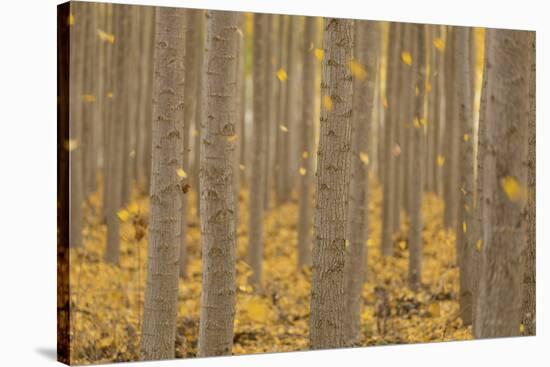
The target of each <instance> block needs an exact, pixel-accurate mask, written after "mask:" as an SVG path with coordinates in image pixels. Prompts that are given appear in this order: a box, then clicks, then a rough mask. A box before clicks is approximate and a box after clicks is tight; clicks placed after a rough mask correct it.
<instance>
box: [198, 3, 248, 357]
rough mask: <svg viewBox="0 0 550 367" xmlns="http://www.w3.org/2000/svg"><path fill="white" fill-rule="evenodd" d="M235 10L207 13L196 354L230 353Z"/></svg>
mask: <svg viewBox="0 0 550 367" xmlns="http://www.w3.org/2000/svg"><path fill="white" fill-rule="evenodd" d="M237 21H238V14H237V13H235V12H223V11H208V12H207V32H206V51H205V62H204V68H205V75H206V77H205V81H204V91H203V103H204V105H203V106H204V110H203V111H204V115H203V124H202V145H201V167H200V178H201V188H202V190H201V212H202V214H201V218H203V220H202V221H201V233H202V239H203V251H202V253H203V280H202V289H203V292H202V299H201V317H200V327H199V346H198V354H199V356H201V357H202V356H219V355H231V349H232V347H233V320H234V318H235V290H236V283H235V217H234V213H235V209H234V208H235V203H234V192H233V167H232V165H233V154H234V151H235V143H234V142H233V139H232V137H234V136H235V131H236V124H237V119H236V117H237V112H238V105H237V103H236V100H237V98H238V96H237V88H236V78H237V53H238V48H237V44H238V43H237V38H238V34H237V30H238V23H237Z"/></svg>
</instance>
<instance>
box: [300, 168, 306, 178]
mask: <svg viewBox="0 0 550 367" xmlns="http://www.w3.org/2000/svg"><path fill="white" fill-rule="evenodd" d="M299 172H300V176H305V175H306V169H305V168H304V167H300V169H299Z"/></svg>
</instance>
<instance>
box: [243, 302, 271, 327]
mask: <svg viewBox="0 0 550 367" xmlns="http://www.w3.org/2000/svg"><path fill="white" fill-rule="evenodd" d="M244 309H245V311H246V315H247V316H248V318H249V319H250V320H251V321H255V322H265V321H266V318H267V314H268V311H269V310H268V308H267V306H266V304H265V303H264V302H262V301H261V299H257V298H251V299H250V300H249V301H248V302H245V304H244Z"/></svg>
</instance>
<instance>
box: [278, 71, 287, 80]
mask: <svg viewBox="0 0 550 367" xmlns="http://www.w3.org/2000/svg"><path fill="white" fill-rule="evenodd" d="M277 79H279V80H280V81H282V82H284V81H286V80H287V79H288V75H287V74H286V71H285V69H279V70H277Z"/></svg>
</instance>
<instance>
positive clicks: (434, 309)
mask: <svg viewBox="0 0 550 367" xmlns="http://www.w3.org/2000/svg"><path fill="white" fill-rule="evenodd" d="M430 313H431V314H432V316H433V317H439V316H440V315H441V308H440V307H439V302H432V303H431V304H430Z"/></svg>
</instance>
